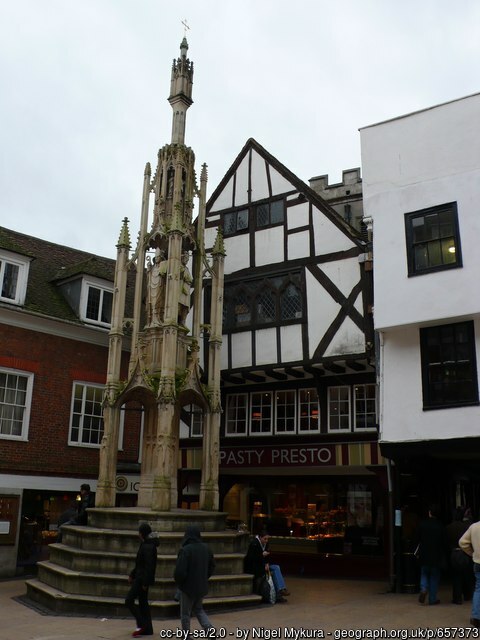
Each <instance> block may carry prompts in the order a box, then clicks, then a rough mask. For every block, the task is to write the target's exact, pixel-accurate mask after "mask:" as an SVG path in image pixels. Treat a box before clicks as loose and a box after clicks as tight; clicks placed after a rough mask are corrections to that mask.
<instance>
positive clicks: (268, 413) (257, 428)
mask: <svg viewBox="0 0 480 640" xmlns="http://www.w3.org/2000/svg"><path fill="white" fill-rule="evenodd" d="M250 403H251V407H250V435H270V434H271V433H272V423H273V406H272V392H271V391H264V392H261V393H252V394H251V396H250Z"/></svg>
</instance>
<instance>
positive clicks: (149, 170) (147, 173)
mask: <svg viewBox="0 0 480 640" xmlns="http://www.w3.org/2000/svg"><path fill="white" fill-rule="evenodd" d="M143 175H144V176H151V175H152V167H151V166H150V163H149V162H147V164H146V165H145V173H144V174H143Z"/></svg>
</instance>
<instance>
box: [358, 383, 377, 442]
mask: <svg viewBox="0 0 480 640" xmlns="http://www.w3.org/2000/svg"><path fill="white" fill-rule="evenodd" d="M352 386H353V430H354V431H359V432H362V433H363V432H365V431H376V430H377V424H378V407H377V402H378V392H377V385H376V384H375V382H365V383H361V384H353V385H352ZM359 387H361V388H363V389H366V388H367V387H373V389H374V390H375V397H374V403H375V411H374V413H373V416H374V425H373V427H368V426H367V427H359V426H358V424H357V418H358V416H359V415H363V416H368V415H372V412H371V411H357V401H362V402H363V403H364V404H365V405H366V403H367V402H368V400H369V398H367V397H366V396H365V397H364V398H357V389H358V388H359Z"/></svg>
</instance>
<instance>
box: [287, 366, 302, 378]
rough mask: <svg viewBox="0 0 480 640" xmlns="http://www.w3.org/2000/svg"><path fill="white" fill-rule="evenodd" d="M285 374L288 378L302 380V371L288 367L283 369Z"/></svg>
mask: <svg viewBox="0 0 480 640" xmlns="http://www.w3.org/2000/svg"><path fill="white" fill-rule="evenodd" d="M285 373H286V374H288V375H289V376H293V377H294V378H304V377H305V374H304V373H303V371H299V370H298V369H292V368H290V367H288V368H286V369H285Z"/></svg>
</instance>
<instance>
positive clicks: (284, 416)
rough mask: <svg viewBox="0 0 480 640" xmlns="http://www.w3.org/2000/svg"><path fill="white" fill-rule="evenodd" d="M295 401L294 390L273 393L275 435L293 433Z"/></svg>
mask: <svg viewBox="0 0 480 640" xmlns="http://www.w3.org/2000/svg"><path fill="white" fill-rule="evenodd" d="M296 400H297V393H296V391H294V390H290V391H276V392H275V433H295V431H296V409H297V402H296Z"/></svg>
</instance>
